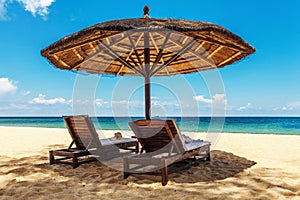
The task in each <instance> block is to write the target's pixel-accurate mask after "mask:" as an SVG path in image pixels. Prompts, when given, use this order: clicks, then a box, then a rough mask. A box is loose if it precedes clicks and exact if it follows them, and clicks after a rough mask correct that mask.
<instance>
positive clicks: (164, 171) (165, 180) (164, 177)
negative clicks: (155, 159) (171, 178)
mask: <svg viewBox="0 0 300 200" xmlns="http://www.w3.org/2000/svg"><path fill="white" fill-rule="evenodd" d="M161 165H162V169H161V178H162V179H161V184H162V185H163V186H165V185H167V183H168V166H167V164H166V161H165V160H162V161H161Z"/></svg>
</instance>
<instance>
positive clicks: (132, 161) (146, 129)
mask: <svg viewBox="0 0 300 200" xmlns="http://www.w3.org/2000/svg"><path fill="white" fill-rule="evenodd" d="M129 125H130V127H131V128H132V130H133V132H134V133H135V136H136V137H137V139H138V141H139V142H140V144H141V146H142V149H141V152H140V153H141V154H140V155H137V156H128V157H124V158H123V166H124V178H125V179H126V178H127V177H128V176H129V175H130V174H148V175H159V176H161V177H162V181H161V182H162V185H163V186H165V185H166V184H167V183H168V174H169V170H168V166H169V165H171V164H173V163H175V162H179V161H183V160H187V159H189V158H193V159H194V160H196V159H197V158H198V159H203V160H206V161H210V143H209V142H203V143H202V144H201V145H200V146H196V147H195V148H193V149H187V147H186V145H185V143H184V141H183V139H182V136H181V133H180V130H179V128H178V127H177V124H176V122H175V120H137V121H132V122H130V123H129ZM151 132H152V134H150V135H151V136H150V137H148V138H146V137H145V136H146V135H147V134H149V133H151ZM167 138H168V142H166V141H164V142H159V139H163V140H167ZM151 140H152V141H151ZM151 142H152V143H151ZM167 143H168V144H167ZM161 149H163V150H162V151H160V150H161ZM143 151H146V154H143ZM162 154H165V156H160V155H162ZM132 165H134V166H133V167H132ZM150 165H153V166H155V167H156V169H160V172H158V173H157V172H152V171H151V172H149V171H148V172H143V171H141V169H143V167H145V166H150Z"/></svg>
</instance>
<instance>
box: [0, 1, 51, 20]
mask: <svg viewBox="0 0 300 200" xmlns="http://www.w3.org/2000/svg"><path fill="white" fill-rule="evenodd" d="M13 1H16V2H18V3H20V4H22V5H23V6H24V8H25V10H26V11H28V12H31V13H32V15H33V16H36V15H37V14H38V15H40V16H42V17H45V16H46V15H47V14H49V10H48V8H49V6H51V4H52V3H54V2H55V0H0V20H7V19H8V17H7V9H8V4H9V3H12V2H13Z"/></svg>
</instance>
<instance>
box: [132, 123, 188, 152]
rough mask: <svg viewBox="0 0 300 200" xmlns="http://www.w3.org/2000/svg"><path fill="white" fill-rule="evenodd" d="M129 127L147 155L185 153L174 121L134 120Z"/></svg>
mask: <svg viewBox="0 0 300 200" xmlns="http://www.w3.org/2000/svg"><path fill="white" fill-rule="evenodd" d="M129 125H130V127H131V129H132V130H133V132H134V134H135V136H136V137H137V138H138V140H139V142H140V143H141V145H142V148H143V149H144V150H145V151H146V152H147V153H149V152H155V151H159V152H168V153H169V152H173V153H184V152H185V151H186V148H185V145H184V143H183V141H182V138H181V136H180V132H178V131H179V129H178V127H177V125H176V122H175V121H174V120H136V121H132V122H130V123H129Z"/></svg>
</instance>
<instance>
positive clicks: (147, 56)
mask: <svg viewBox="0 0 300 200" xmlns="http://www.w3.org/2000/svg"><path fill="white" fill-rule="evenodd" d="M144 56H145V74H146V75H145V117H146V119H147V120H150V119H151V95H150V78H151V76H150V45H149V32H148V31H145V33H144Z"/></svg>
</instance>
